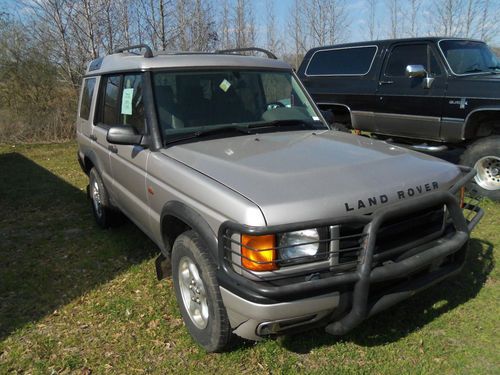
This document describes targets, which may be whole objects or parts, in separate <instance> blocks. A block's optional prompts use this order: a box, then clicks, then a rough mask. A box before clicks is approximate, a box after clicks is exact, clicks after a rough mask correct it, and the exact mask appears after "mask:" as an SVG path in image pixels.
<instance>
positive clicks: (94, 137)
mask: <svg viewBox="0 0 500 375" xmlns="http://www.w3.org/2000/svg"><path fill="white" fill-rule="evenodd" d="M89 138H90V139H91V140H93V141H97V136H95V135H94V134H91V135H89Z"/></svg>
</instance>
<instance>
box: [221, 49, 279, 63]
mask: <svg viewBox="0 0 500 375" xmlns="http://www.w3.org/2000/svg"><path fill="white" fill-rule="evenodd" d="M249 51H257V52H262V53H264V54H266V55H267V57H269V58H270V59H274V60H278V58H277V57H276V55H275V54H274V53H272V52H271V51H268V50H267V49H264V48H258V47H247V48H233V49H220V50H217V51H215V53H234V52H249Z"/></svg>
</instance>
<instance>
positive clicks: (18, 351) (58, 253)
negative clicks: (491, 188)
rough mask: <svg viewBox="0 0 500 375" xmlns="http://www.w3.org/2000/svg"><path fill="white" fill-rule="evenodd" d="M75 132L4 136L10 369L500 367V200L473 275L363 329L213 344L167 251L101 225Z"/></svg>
mask: <svg viewBox="0 0 500 375" xmlns="http://www.w3.org/2000/svg"><path fill="white" fill-rule="evenodd" d="M75 153H76V146H75V144H74V143H69V144H57V145H31V146H16V147H13V146H0V374H3V373H40V374H51V373H65V374H66V373H77V374H82V373H83V374H85V373H88V371H89V370H91V371H92V373H93V374H103V373H118V374H135V373H138V374H139V373H169V372H176V373H275V372H283V373H296V372H316V373H366V374H373V373H375V374H386V373H392V374H401V373H403V374H406V373H412V374H414V373H448V374H456V373H463V374H475V373H476V374H493V373H500V339H499V337H500V335H499V334H498V330H499V327H500V321H499V317H500V288H499V271H498V268H497V267H495V257H496V252H497V251H498V249H499V247H500V204H495V203H492V202H484V203H483V207H484V208H485V210H486V216H485V218H484V219H483V221H482V222H481V223H480V225H479V226H478V227H477V228H476V230H475V231H474V233H473V240H472V243H471V249H470V252H469V256H468V260H467V265H466V267H465V268H464V270H463V271H462V273H461V274H460V275H459V276H457V277H455V278H453V279H450V280H447V281H445V282H443V283H442V284H439V285H437V286H435V287H433V288H432V289H430V290H427V291H425V292H423V293H421V294H419V295H417V296H415V297H413V298H411V299H409V300H407V301H405V302H403V303H401V304H399V305H398V306H395V307H394V308H392V309H390V310H387V311H385V312H383V313H381V314H380V315H378V316H375V317H373V318H371V319H369V320H368V321H366V322H365V323H363V324H362V325H361V326H359V327H358V328H357V329H355V330H354V331H353V332H352V333H350V334H349V335H347V336H345V337H342V338H340V339H339V338H335V337H332V336H329V335H327V334H325V333H324V332H323V331H322V330H321V329H317V330H312V331H309V332H307V333H304V334H300V335H297V336H294V337H285V338H281V339H278V340H267V341H263V342H260V343H257V344H254V343H248V342H243V341H237V342H236V344H235V346H234V348H233V350H232V351H230V352H228V353H223V354H211V355H207V354H205V353H204V352H203V350H202V349H200V348H199V347H198V346H197V345H196V344H194V342H193V341H192V340H191V338H190V336H189V335H188V334H187V331H186V330H185V328H184V326H183V323H182V320H181V317H180V314H179V310H178V308H177V304H176V301H175V296H174V293H173V290H172V285H171V281H170V280H166V281H165V280H164V281H162V282H158V281H156V278H155V271H154V258H155V256H156V254H157V249H156V248H155V246H154V244H153V243H152V242H151V241H150V240H148V239H147V238H146V236H145V235H144V234H142V233H141V232H140V231H139V230H138V229H137V228H136V227H135V226H133V225H132V224H129V223H128V224H125V225H124V226H122V227H120V228H115V229H112V230H104V231H103V230H100V229H98V228H97V227H96V226H95V224H94V222H93V219H92V216H91V210H90V205H89V202H88V201H87V199H86V195H85V187H86V184H87V180H86V177H85V175H84V174H83V173H81V172H80V169H79V167H78V165H77V162H76V155H75Z"/></svg>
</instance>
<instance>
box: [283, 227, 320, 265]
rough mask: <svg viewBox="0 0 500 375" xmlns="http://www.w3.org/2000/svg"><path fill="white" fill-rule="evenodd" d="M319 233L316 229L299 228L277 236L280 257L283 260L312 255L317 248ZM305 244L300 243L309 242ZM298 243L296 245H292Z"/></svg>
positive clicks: (316, 251) (315, 252)
mask: <svg viewBox="0 0 500 375" xmlns="http://www.w3.org/2000/svg"><path fill="white" fill-rule="evenodd" d="M319 240H320V238H319V233H318V230H317V229H306V230H299V231H296V232H288V233H283V234H281V235H279V236H278V246H279V247H282V246H284V247H283V248H282V249H280V250H279V253H280V258H281V259H283V260H293V259H294V258H298V257H305V256H314V255H316V254H317V253H318V250H319ZM309 242H312V243H310V244H307V245H300V244H303V243H309ZM293 245H298V246H293Z"/></svg>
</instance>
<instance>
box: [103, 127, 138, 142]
mask: <svg viewBox="0 0 500 375" xmlns="http://www.w3.org/2000/svg"><path fill="white" fill-rule="evenodd" d="M142 138H143V137H142V135H141V134H139V133H138V132H137V129H136V128H134V127H133V126H131V125H118V126H112V127H111V128H109V130H108V134H106V140H107V141H108V142H109V143H112V144H116V145H140V144H141V142H142Z"/></svg>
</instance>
